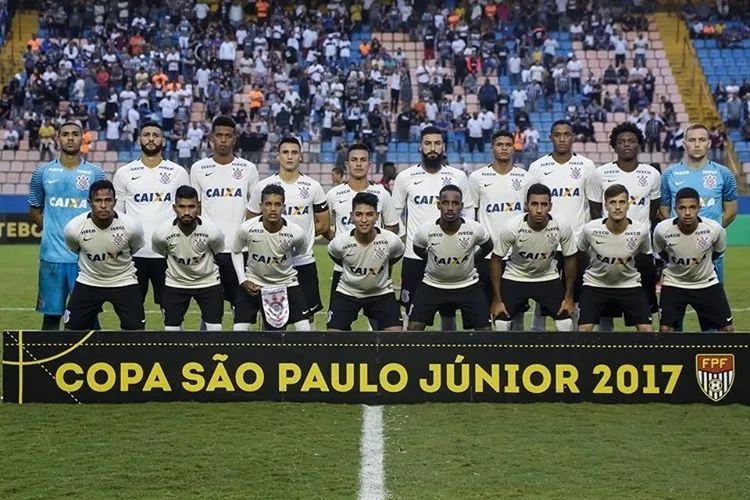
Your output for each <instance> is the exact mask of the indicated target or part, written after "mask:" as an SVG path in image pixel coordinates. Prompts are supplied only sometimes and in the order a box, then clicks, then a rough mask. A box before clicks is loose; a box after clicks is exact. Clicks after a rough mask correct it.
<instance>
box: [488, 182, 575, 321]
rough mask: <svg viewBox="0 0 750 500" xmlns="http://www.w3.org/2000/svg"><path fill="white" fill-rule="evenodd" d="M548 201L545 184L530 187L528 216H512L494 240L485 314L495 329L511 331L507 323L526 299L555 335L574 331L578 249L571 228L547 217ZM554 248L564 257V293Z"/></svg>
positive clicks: (549, 202)
mask: <svg viewBox="0 0 750 500" xmlns="http://www.w3.org/2000/svg"><path fill="white" fill-rule="evenodd" d="M551 199H552V196H551V195H550V191H549V188H548V187H547V186H545V185H543V184H532V185H531V186H530V187H529V189H528V191H527V194H526V210H527V213H525V214H521V215H516V216H515V217H513V218H511V220H510V221H509V222H508V223H507V225H506V226H505V227H504V228H503V229H502V230H501V231H500V233H499V235H498V237H497V239H496V240H495V248H494V250H493V251H492V259H491V260H490V276H491V277H492V290H493V301H492V306H491V308H490V315H491V316H492V317H493V318H494V319H495V328H496V329H497V330H498V331H507V330H509V329H510V326H511V325H510V319H511V318H513V317H514V316H515V315H517V314H518V313H519V312H523V311H524V310H525V309H526V307H527V306H528V301H529V299H533V300H534V301H536V303H537V304H539V305H540V306H541V308H542V314H543V315H544V316H552V318H553V319H554V320H555V326H556V327H557V331H560V332H569V331H571V330H572V329H573V320H572V319H570V315H571V313H572V312H573V309H574V307H575V304H574V302H573V287H574V284H575V277H576V265H577V259H576V253H577V252H578V249H577V247H576V244H575V241H574V240H573V231H572V230H571V229H570V227H568V225H567V224H565V223H564V222H560V221H558V220H557V219H555V218H553V217H552V216H551V215H550V214H549V212H550V210H551V209H552V202H551ZM558 245H559V246H560V248H561V249H562V250H561V251H562V254H563V256H564V257H565V270H566V272H565V288H564V289H563V285H562V283H561V282H560V276H559V274H558V272H557V261H556V260H555V252H556V250H557V247H558ZM509 252H510V257H508V260H507V261H504V259H505V256H506V255H508V253H509ZM501 276H502V279H501V278H500V277H501Z"/></svg>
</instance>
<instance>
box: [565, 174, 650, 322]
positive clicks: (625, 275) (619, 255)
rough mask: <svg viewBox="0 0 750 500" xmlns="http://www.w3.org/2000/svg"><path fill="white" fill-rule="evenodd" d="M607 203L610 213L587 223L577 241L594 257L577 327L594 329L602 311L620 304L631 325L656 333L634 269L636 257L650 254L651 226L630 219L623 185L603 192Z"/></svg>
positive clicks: (587, 269) (589, 269)
mask: <svg viewBox="0 0 750 500" xmlns="http://www.w3.org/2000/svg"><path fill="white" fill-rule="evenodd" d="M604 205H605V208H606V210H607V217H606V218H604V219H596V220H592V221H591V222H588V223H587V224H586V225H585V226H584V227H583V232H582V234H581V238H580V240H579V241H578V250H579V251H580V252H582V253H584V254H587V255H588V257H589V264H588V267H587V268H586V272H585V273H584V275H583V290H582V291H581V299H580V307H581V317H580V320H579V324H578V329H579V331H582V332H590V331H593V329H594V325H596V324H598V323H599V319H600V318H601V317H602V313H604V312H605V311H609V310H611V309H612V308H615V307H618V306H619V307H620V308H621V309H622V311H623V312H624V313H625V324H626V325H635V327H636V329H637V330H638V331H639V332H651V331H653V326H652V325H651V314H650V312H649V310H650V308H649V305H648V298H647V297H646V291H645V290H644V289H643V287H642V286H641V276H640V274H639V273H638V270H637V269H636V268H635V258H636V256H637V255H638V254H648V253H650V252H651V233H650V228H649V226H648V225H646V224H644V223H642V222H638V221H636V220H631V219H629V218H628V209H629V208H630V193H628V190H627V189H626V188H625V186H623V185H622V184H612V185H611V186H609V187H608V188H607V189H606V190H605V191H604Z"/></svg>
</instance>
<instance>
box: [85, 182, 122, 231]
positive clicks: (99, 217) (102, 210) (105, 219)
mask: <svg viewBox="0 0 750 500" xmlns="http://www.w3.org/2000/svg"><path fill="white" fill-rule="evenodd" d="M115 202H116V199H115V192H114V191H112V190H111V189H98V190H97V191H96V192H94V193H92V194H91V200H90V204H91V222H93V223H94V225H95V226H96V227H98V228H99V229H107V228H108V227H109V226H111V225H112V221H113V220H115Z"/></svg>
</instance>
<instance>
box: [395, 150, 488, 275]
mask: <svg viewBox="0 0 750 500" xmlns="http://www.w3.org/2000/svg"><path fill="white" fill-rule="evenodd" d="M448 184H453V185H456V186H458V187H459V188H460V189H461V191H462V192H463V200H464V214H468V215H469V218H473V216H474V210H473V208H474V205H472V204H471V198H470V197H469V179H468V178H467V177H466V174H465V173H464V172H463V171H461V170H459V169H457V168H453V167H449V166H447V165H445V166H443V167H442V168H440V170H438V171H437V172H435V173H429V172H427V171H426V170H425V169H424V168H422V166H421V164H420V165H416V166H414V167H410V168H407V169H406V170H404V171H403V172H401V173H399V174H398V175H397V176H396V180H395V181H394V183H393V195H392V196H393V206H394V208H395V209H396V211H397V212H403V211H404V209H406V216H407V218H406V252H405V253H404V257H406V258H407V259H417V260H421V259H420V258H419V257H418V256H417V254H415V253H414V247H413V244H414V236H415V235H416V234H417V231H418V230H419V228H420V226H422V225H423V224H425V222H427V221H434V220H435V219H437V218H438V217H440V210H439V209H438V201H439V200H440V190H441V189H442V188H443V186H447V185H448Z"/></svg>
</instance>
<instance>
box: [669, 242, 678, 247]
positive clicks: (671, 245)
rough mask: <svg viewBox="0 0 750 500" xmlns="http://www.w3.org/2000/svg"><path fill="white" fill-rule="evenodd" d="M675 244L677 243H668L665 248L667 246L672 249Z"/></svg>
mask: <svg viewBox="0 0 750 500" xmlns="http://www.w3.org/2000/svg"><path fill="white" fill-rule="evenodd" d="M676 244H677V243H669V244H667V246H668V247H673V246H675V245H676Z"/></svg>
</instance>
